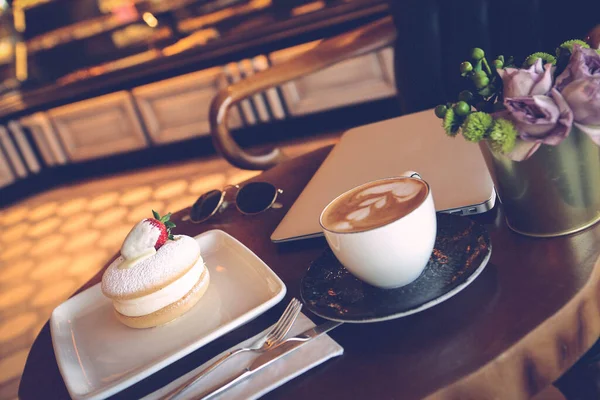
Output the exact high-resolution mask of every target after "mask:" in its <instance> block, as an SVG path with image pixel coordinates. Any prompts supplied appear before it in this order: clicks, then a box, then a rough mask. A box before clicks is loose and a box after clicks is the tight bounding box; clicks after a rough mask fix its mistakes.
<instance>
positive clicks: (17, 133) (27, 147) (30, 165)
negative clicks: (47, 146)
mask: <svg viewBox="0 0 600 400" xmlns="http://www.w3.org/2000/svg"><path fill="white" fill-rule="evenodd" d="M8 130H9V132H10V133H11V134H12V137H13V139H14V141H15V144H16V146H17V148H18V149H19V153H20V154H21V158H22V159H23V161H24V162H25V165H27V169H29V171H31V172H33V173H35V174H37V173H38V172H40V170H41V166H40V162H39V160H38V158H37V156H36V155H35V153H34V151H33V149H32V147H31V143H29V140H28V139H27V137H26V136H25V132H23V127H22V126H21V124H19V123H18V122H17V121H10V122H9V123H8Z"/></svg>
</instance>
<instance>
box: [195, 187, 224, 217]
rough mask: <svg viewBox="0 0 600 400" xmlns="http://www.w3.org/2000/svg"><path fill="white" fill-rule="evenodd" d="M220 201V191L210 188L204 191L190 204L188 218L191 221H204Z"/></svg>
mask: <svg viewBox="0 0 600 400" xmlns="http://www.w3.org/2000/svg"><path fill="white" fill-rule="evenodd" d="M220 201H221V191H220V190H211V191H210V192H207V193H204V194H203V195H202V196H200V197H199V198H198V200H196V202H195V203H194V205H193V206H192V211H191V212H190V219H191V220H192V221H196V222H197V221H204V220H205V219H207V218H208V217H210V216H211V214H213V213H214V212H215V211H216V210H217V207H218V206H219V202H220Z"/></svg>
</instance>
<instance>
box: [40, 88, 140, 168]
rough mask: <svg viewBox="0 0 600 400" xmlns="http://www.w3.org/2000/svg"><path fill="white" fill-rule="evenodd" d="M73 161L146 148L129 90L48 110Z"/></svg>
mask: <svg viewBox="0 0 600 400" xmlns="http://www.w3.org/2000/svg"><path fill="white" fill-rule="evenodd" d="M48 115H49V116H50V119H51V120H52V122H53V124H54V126H55V127H56V131H57V133H58V135H59V136H60V138H61V140H62V142H63V144H64V146H65V150H66V153H67V156H68V157H69V159H70V160H71V161H84V160H90V159H94V158H98V157H103V156H108V155H113V154H117V153H123V152H127V151H131V150H137V149H141V148H143V147H146V145H147V141H146V137H145V135H144V132H143V130H142V126H141V124H140V121H139V119H138V116H137V113H136V111H135V107H134V105H133V100H132V97H131V95H130V94H129V93H128V92H125V91H122V92H116V93H111V94H108V95H106V96H101V97H96V98H93V99H90V100H84V101H81V102H78V103H74V104H69V105H66V106H63V107H59V108H55V109H53V110H50V111H49V112H48Z"/></svg>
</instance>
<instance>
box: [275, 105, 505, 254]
mask: <svg viewBox="0 0 600 400" xmlns="http://www.w3.org/2000/svg"><path fill="white" fill-rule="evenodd" d="M407 170H413V171H416V172H418V173H419V174H420V175H421V177H422V178H423V179H425V180H426V181H427V182H429V184H430V186H431V190H432V193H433V199H434V202H435V205H436V209H437V211H438V212H448V213H452V214H461V215H467V214H477V213H481V212H485V211H487V210H489V209H491V208H492V207H493V206H494V203H495V199H496V193H495V192H494V186H493V183H492V179H491V177H490V175H489V173H488V170H487V168H486V165H485V162H484V160H483V156H482V155H481V153H480V151H479V147H478V145H476V144H474V143H469V142H467V141H465V140H464V139H463V138H462V137H456V138H451V137H448V136H446V135H445V134H444V131H443V130H442V127H441V121H440V120H439V119H438V118H437V117H436V116H435V115H434V113H433V110H428V111H423V112H420V113H416V114H411V115H407V116H403V117H398V118H394V119H390V120H387V121H382V122H377V123H374V124H370V125H365V126H361V127H358V128H354V129H351V130H349V131H347V132H346V133H344V135H343V136H342V137H341V139H340V141H339V143H338V144H337V145H336V146H335V147H334V148H333V150H332V151H331V153H330V154H329V155H328V156H327V158H326V159H325V161H324V162H323V164H322V165H321V167H320V168H319V170H318V171H317V172H316V173H315V175H314V176H313V178H312V179H311V180H310V182H309V183H308V185H306V187H305V188H304V190H303V191H302V193H301V194H300V196H299V197H298V199H297V200H296V202H295V203H294V204H293V205H292V207H291V208H290V210H289V211H288V213H287V214H286V215H285V217H284V218H283V220H282V221H281V222H280V224H279V226H277V229H275V231H274V232H273V234H272V235H271V240H272V241H273V242H276V243H277V242H285V241H290V240H297V239H304V238H311V237H317V236H321V228H320V226H319V216H320V214H321V211H322V210H323V208H324V207H325V206H326V205H327V204H328V203H329V202H330V201H331V200H333V199H334V198H336V197H337V196H338V195H340V194H342V193H343V192H345V191H346V190H349V189H352V188H353V187H355V186H357V185H360V184H363V183H366V182H369V181H372V180H374V179H379V178H386V177H392V176H399V175H401V174H402V173H403V172H405V171H407Z"/></svg>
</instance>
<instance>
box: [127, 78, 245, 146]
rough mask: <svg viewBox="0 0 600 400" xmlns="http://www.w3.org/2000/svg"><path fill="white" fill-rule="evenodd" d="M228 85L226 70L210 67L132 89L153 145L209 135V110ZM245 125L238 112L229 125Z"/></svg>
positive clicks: (235, 111)
mask: <svg viewBox="0 0 600 400" xmlns="http://www.w3.org/2000/svg"><path fill="white" fill-rule="evenodd" d="M226 86H227V80H226V77H225V74H224V72H223V69H222V68H220V67H217V68H211V69H208V70H203V71H199V72H194V73H192V74H187V75H183V76H179V77H176V78H172V79H167V80H164V81H161V82H156V83H151V84H149V85H146V86H141V87H138V88H135V89H133V91H132V93H133V96H134V98H135V101H136V102H137V104H138V107H139V110H140V113H141V115H142V118H143V120H144V123H145V125H146V128H147V131H148V134H149V136H150V139H151V140H152V142H154V143H156V144H162V143H169V142H175V141H179V140H183V139H188V138H191V137H194V136H204V135H209V134H210V124H209V120H208V111H209V107H210V103H211V101H212V99H213V97H214V96H215V95H216V94H217V91H218V90H220V89H222V88H224V87H226ZM241 124H242V121H241V117H240V115H239V113H238V111H237V109H234V110H232V112H231V113H230V115H229V126H230V127H231V128H238V127H240V126H241Z"/></svg>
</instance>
